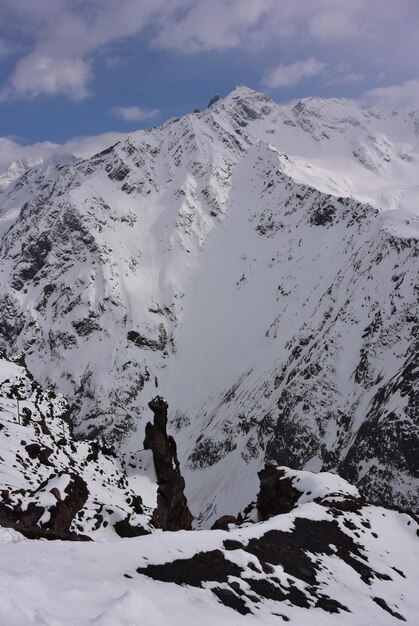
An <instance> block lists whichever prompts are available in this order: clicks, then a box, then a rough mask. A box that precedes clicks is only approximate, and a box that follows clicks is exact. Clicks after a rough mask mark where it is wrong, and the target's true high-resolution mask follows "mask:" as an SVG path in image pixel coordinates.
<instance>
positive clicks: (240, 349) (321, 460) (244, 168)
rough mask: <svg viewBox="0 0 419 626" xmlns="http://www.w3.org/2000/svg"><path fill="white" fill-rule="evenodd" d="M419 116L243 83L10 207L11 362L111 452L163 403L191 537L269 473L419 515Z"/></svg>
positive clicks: (2, 295) (14, 187) (2, 267)
mask: <svg viewBox="0 0 419 626" xmlns="http://www.w3.org/2000/svg"><path fill="white" fill-rule="evenodd" d="M418 119H419V113H418V111H417V109H411V110H407V111H398V112H395V114H394V115H393V114H391V115H386V114H384V113H380V112H378V111H375V110H374V111H364V110H360V109H359V108H357V107H356V106H355V105H354V104H353V103H349V102H341V101H337V100H316V99H310V98H309V99H305V100H303V101H301V102H299V103H297V104H296V105H295V106H279V105H277V104H276V103H274V102H273V101H272V100H270V99H269V98H268V97H267V96H265V95H263V94H259V93H256V92H253V91H251V90H250V89H247V88H245V87H243V86H241V87H239V88H237V89H236V90H234V91H233V92H232V93H231V94H230V95H229V96H227V97H226V98H224V99H221V100H219V101H217V102H215V103H214V104H212V106H211V107H209V108H208V109H206V110H205V111H202V112H200V113H194V114H190V115H187V116H185V117H183V118H180V119H174V120H170V121H169V122H167V123H166V124H164V125H163V126H161V127H159V128H153V129H149V130H146V131H141V132H138V133H133V135H132V136H130V137H129V138H128V139H126V140H124V141H121V142H119V143H118V144H116V145H114V146H111V147H110V148H109V149H107V150H105V151H103V152H102V153H100V154H97V155H95V156H94V157H92V158H91V159H87V160H85V161H78V162H73V163H69V164H68V163H66V164H64V165H63V166H58V165H57V166H55V167H51V168H50V169H49V171H48V172H47V173H45V172H44V170H42V171H40V170H39V169H37V168H33V169H30V170H28V171H27V172H26V173H25V174H24V175H23V176H21V177H19V178H17V179H16V180H14V181H10V182H9V183H8V184H7V185H5V186H4V187H3V188H2V191H1V192H0V306H1V310H2V324H1V326H0V342H1V344H2V345H4V346H5V347H7V349H8V350H9V351H11V352H12V353H14V354H17V353H25V354H26V355H27V359H28V363H29V364H30V367H31V369H32V370H33V371H34V373H35V375H36V378H37V380H39V381H42V382H43V383H44V384H48V385H53V386H54V387H55V389H56V390H57V391H59V392H61V393H64V394H65V395H66V396H68V397H69V398H71V400H72V402H73V403H74V406H73V409H74V411H73V416H74V419H75V420H76V428H77V432H78V433H79V435H80V434H82V435H83V436H88V437H93V438H94V437H96V436H99V435H100V434H101V433H102V432H104V433H105V435H106V437H107V438H108V439H110V438H112V439H113V441H114V442H115V443H116V445H117V447H118V448H119V451H120V454H122V453H125V452H126V451H129V452H131V453H132V452H133V451H136V450H138V449H139V448H141V439H142V436H143V432H144V426H145V421H146V414H147V402H146V398H149V397H151V396H152V395H153V394H154V393H156V391H155V390H156V388H160V389H162V388H164V389H165V395H166V397H167V399H168V401H169V403H170V406H171V408H172V415H173V427H174V428H175V429H176V431H177V432H176V440H177V442H178V447H179V458H181V459H182V465H183V468H184V469H183V474H184V476H185V478H186V483H187V496H188V501H189V503H190V506H191V508H192V510H193V511H194V513H196V517H198V518H199V519H198V523H201V524H209V525H210V524H211V523H212V522H213V520H215V519H217V518H218V517H220V516H221V515H223V514H226V513H228V511H229V510H232V507H234V509H235V510H239V509H242V508H243V507H244V506H245V504H246V502H247V501H248V499H249V493H250V492H252V495H251V496H250V497H253V496H255V495H256V490H257V471H258V470H259V469H260V468H261V467H262V466H263V464H264V463H265V462H270V463H272V464H278V465H287V466H291V467H293V468H305V469H313V470H320V469H323V470H333V471H337V472H340V473H341V474H343V475H345V476H347V477H350V479H351V480H353V481H354V482H356V483H357V484H359V485H360V486H361V487H362V489H363V491H364V492H365V494H367V495H368V496H369V497H370V498H372V499H373V500H374V501H375V502H385V503H388V504H392V503H398V504H399V505H401V506H404V507H409V506H416V503H417V501H418V494H419V478H418V473H417V463H416V458H417V451H418V441H419V434H418V416H419V411H418V410H417V398H418V397H419V388H418V384H419V383H418V380H419V378H418V376H417V358H416V355H417V354H418V320H419V304H418V302H419V300H418V285H417V260H418V255H419V243H418V241H419V234H418V233H419V218H418V216H417V215H416V214H415V207H416V206H417V205H418V198H419V194H418V188H417V184H416V182H415V181H417V180H418V177H419V135H418V133H417V128H418V127H419V125H418ZM133 463H134V461H133ZM202 484H205V489H202ZM240 484H246V485H247V486H248V488H247V489H246V493H245V492H244V491H243V490H240V489H238V485H240ZM248 492H249V493H248Z"/></svg>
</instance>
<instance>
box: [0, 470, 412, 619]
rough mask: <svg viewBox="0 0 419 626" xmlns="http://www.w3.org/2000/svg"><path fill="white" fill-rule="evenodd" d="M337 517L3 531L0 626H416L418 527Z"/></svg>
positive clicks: (305, 511) (300, 513)
mask: <svg viewBox="0 0 419 626" xmlns="http://www.w3.org/2000/svg"><path fill="white" fill-rule="evenodd" d="M313 484H314V485H315V479H313ZM336 507H339V504H337V505H336V506H331V505H327V504H325V503H323V504H321V503H319V504H316V503H314V502H306V503H303V504H301V505H299V506H298V507H297V508H296V509H294V510H293V511H292V512H291V513H288V514H284V515H279V516H277V517H274V518H272V519H270V520H269V521H267V522H263V523H260V524H250V525H248V526H245V527H242V528H235V529H231V530H230V531H190V532H187V531H180V532H177V533H162V532H160V531H157V532H155V533H153V534H152V535H149V536H147V537H140V538H135V539H124V540H120V541H113V542H109V541H99V542H95V543H87V544H86V543H77V542H75V543H68V542H59V541H57V542H45V541H32V542H31V541H28V540H23V539H22V538H21V537H20V536H19V534H18V533H16V532H14V531H11V530H8V529H1V528H0V597H1V602H0V622H1V623H2V624H7V626H27V625H28V624H36V625H40V624H50V625H51V626H52V625H54V626H63V625H74V624H77V625H78V626H85V625H86V626H87V625H93V624H96V625H101V626H114V625H115V624H127V625H128V624H129V625H131V626H137V625H140V624H147V626H153V625H155V626H164V625H165V624H167V625H169V624H170V626H177V625H179V626H180V625H182V626H185V625H187V626H189V625H190V626H192V625H193V624H196V623H198V622H199V623H200V624H203V625H206V624H208V626H210V625H211V626H212V625H213V624H228V625H229V626H232V625H237V626H238V625H239V624H240V625H241V624H249V625H251V624H255V625H256V624H259V625H261V624H265V625H270V624H272V625H273V624H278V623H282V621H287V622H288V621H289V622H290V623H292V624H295V625H296V626H302V625H303V624H307V623H310V624H313V625H319V626H325V625H327V624H330V625H332V624H333V626H334V625H336V624H348V625H352V626H355V625H356V626H370V625H371V624H380V626H387V625H390V624H399V623H400V622H401V621H403V622H404V623H406V624H409V625H411V626H413V625H414V624H416V623H417V615H418V611H419V604H418V594H417V561H418V557H419V553H418V545H419V542H418V535H417V529H418V526H417V524H416V523H415V522H414V520H413V519H412V518H411V517H409V516H408V515H405V514H400V513H396V512H393V511H388V510H385V509H382V508H380V507H371V506H362V507H361V508H359V509H358V510H355V511H354V512H349V511H342V510H339V508H336Z"/></svg>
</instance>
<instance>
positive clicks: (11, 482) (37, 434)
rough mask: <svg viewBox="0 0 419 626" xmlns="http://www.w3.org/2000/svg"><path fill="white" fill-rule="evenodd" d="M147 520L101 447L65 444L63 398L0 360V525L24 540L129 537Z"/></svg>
mask: <svg viewBox="0 0 419 626" xmlns="http://www.w3.org/2000/svg"><path fill="white" fill-rule="evenodd" d="M17 402H18V403H19V413H20V416H21V419H20V423H19V414H18V405H17ZM24 417H25V419H23V418H24ZM151 514H152V508H149V507H148V506H145V505H144V504H143V502H142V500H141V496H140V495H139V494H137V493H136V492H135V491H134V490H133V489H132V487H130V485H129V482H128V477H127V475H126V473H125V471H124V469H123V468H122V467H121V465H120V463H119V462H118V460H117V459H116V458H115V455H114V454H113V455H112V450H111V449H110V448H109V446H106V445H105V444H103V443H100V442H99V441H89V442H86V441H77V440H75V439H74V438H73V433H72V424H71V419H70V415H69V410H68V405H67V402H66V401H65V399H64V398H63V397H62V396H60V395H57V394H55V393H54V392H53V391H52V390H49V391H45V390H43V389H42V388H41V387H40V386H39V385H38V384H37V383H36V382H35V381H34V379H33V377H32V376H31V375H30V373H29V372H28V371H27V370H26V368H25V363H24V360H22V359H18V360H16V361H10V360H8V359H6V357H5V355H4V354H2V355H0V526H9V527H11V528H15V529H17V530H19V531H21V532H22V533H23V534H25V536H26V537H28V538H39V537H41V538H43V537H45V538H47V539H64V538H68V539H71V540H76V539H78V538H81V539H84V538H86V537H87V538H89V537H92V538H93V537H97V536H101V537H103V536H108V537H110V538H112V537H118V536H131V537H134V536H139V535H142V534H146V533H147V532H149V530H148V529H149V527H150V520H151Z"/></svg>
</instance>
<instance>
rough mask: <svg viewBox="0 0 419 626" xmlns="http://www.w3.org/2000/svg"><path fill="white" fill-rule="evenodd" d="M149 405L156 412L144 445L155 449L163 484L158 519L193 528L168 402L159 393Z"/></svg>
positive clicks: (170, 527) (168, 527)
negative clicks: (170, 430) (169, 422)
mask: <svg viewBox="0 0 419 626" xmlns="http://www.w3.org/2000/svg"><path fill="white" fill-rule="evenodd" d="M148 406H149V407H150V409H151V410H152V411H153V413H154V423H153V424H152V423H151V422H148V423H147V425H146V428H145V439H144V449H145V450H152V452H153V460H154V467H155V469H156V474H157V481H158V484H159V488H158V491H157V517H158V519H157V520H156V521H157V522H158V525H159V526H160V528H162V529H163V530H182V529H184V530H190V528H191V524H192V514H191V512H190V511H189V508H188V505H187V500H186V497H185V495H184V493H183V491H184V489H185V481H184V479H183V477H182V476H181V473H180V468H179V461H178V458H177V450H176V442H175V440H174V439H173V437H172V436H170V435H168V434H167V430H166V427H167V409H168V404H167V402H166V401H165V400H164V398H162V397H161V396H156V397H155V398H154V399H153V400H151V402H149V404H148Z"/></svg>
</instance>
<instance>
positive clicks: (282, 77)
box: [263, 57, 326, 88]
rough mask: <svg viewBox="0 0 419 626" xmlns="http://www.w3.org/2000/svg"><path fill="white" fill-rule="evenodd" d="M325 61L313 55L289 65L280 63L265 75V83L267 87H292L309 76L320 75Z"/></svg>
mask: <svg viewBox="0 0 419 626" xmlns="http://www.w3.org/2000/svg"><path fill="white" fill-rule="evenodd" d="M325 66H326V65H325V63H321V62H320V61H317V59H314V58H313V57H311V58H309V59H305V60H304V61H296V63H290V64H289V65H284V63H281V65H278V67H276V68H275V69H273V70H271V71H269V72H267V73H266V74H265V76H264V77H263V83H264V84H265V85H266V86H267V87H272V88H275V87H292V86H293V85H296V84H297V83H299V82H301V81H302V80H305V79H307V78H313V77H314V76H318V75H319V74H320V73H321V72H322V71H323V69H324V68H325Z"/></svg>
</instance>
